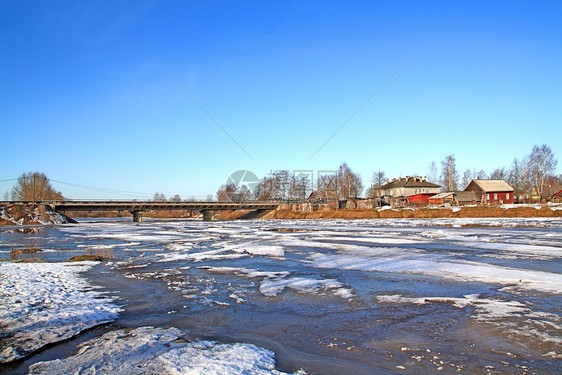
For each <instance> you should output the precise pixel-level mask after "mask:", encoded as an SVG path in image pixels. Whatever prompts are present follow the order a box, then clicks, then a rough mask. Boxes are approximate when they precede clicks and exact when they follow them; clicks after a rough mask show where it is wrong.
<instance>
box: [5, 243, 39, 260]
mask: <svg viewBox="0 0 562 375" xmlns="http://www.w3.org/2000/svg"><path fill="white" fill-rule="evenodd" d="M40 251H41V249H40V248H39V247H38V246H36V245H35V243H34V242H31V243H30V244H28V245H27V246H26V247H22V248H19V249H12V250H11V251H10V259H11V260H19V259H20V258H22V257H24V256H25V255H24V254H35V253H38V252H40Z"/></svg>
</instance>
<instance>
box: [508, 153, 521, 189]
mask: <svg viewBox="0 0 562 375" xmlns="http://www.w3.org/2000/svg"><path fill="white" fill-rule="evenodd" d="M507 182H508V183H509V184H510V185H511V186H512V187H513V189H514V190H515V195H516V196H519V195H521V194H522V193H525V190H524V188H523V166H522V165H521V162H520V161H519V160H518V159H517V158H515V159H513V162H512V163H511V168H510V169H509V172H508V178H507Z"/></svg>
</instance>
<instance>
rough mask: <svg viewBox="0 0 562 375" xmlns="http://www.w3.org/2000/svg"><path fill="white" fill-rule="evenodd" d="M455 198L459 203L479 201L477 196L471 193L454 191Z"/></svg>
mask: <svg viewBox="0 0 562 375" xmlns="http://www.w3.org/2000/svg"><path fill="white" fill-rule="evenodd" d="M455 197H456V198H457V200H458V201H459V202H473V201H476V202H478V201H480V198H478V195H476V193H475V192H473V191H455Z"/></svg>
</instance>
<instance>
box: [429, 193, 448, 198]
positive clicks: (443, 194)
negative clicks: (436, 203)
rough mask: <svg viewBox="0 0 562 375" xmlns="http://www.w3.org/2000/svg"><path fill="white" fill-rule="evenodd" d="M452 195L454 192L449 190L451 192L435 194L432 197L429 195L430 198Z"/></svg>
mask: <svg viewBox="0 0 562 375" xmlns="http://www.w3.org/2000/svg"><path fill="white" fill-rule="evenodd" d="M451 195H453V193H451V192H449V193H439V194H435V195H434V196H432V197H429V199H444V198H447V197H450V196H451Z"/></svg>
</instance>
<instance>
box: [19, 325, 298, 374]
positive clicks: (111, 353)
mask: <svg viewBox="0 0 562 375" xmlns="http://www.w3.org/2000/svg"><path fill="white" fill-rule="evenodd" d="M29 372H30V373H31V374H84V373H87V374H96V373H104V374H205V375H213V374H220V375H225V374H256V375H261V374H279V375H281V374H285V373H283V372H280V371H277V370H275V358H274V354H273V352H271V351H269V350H266V349H263V348H260V347H258V346H255V345H251V344H219V343H216V342H213V341H192V342H189V341H188V340H186V339H185V338H184V334H183V332H182V331H180V330H178V329H176V328H169V329H164V328H153V327H140V328H136V329H133V330H131V329H125V330H117V331H113V332H108V333H106V334H104V335H103V336H102V337H100V338H96V339H92V340H90V341H87V342H84V343H83V344H81V345H80V346H79V351H78V354H76V355H75V356H73V357H69V358H66V359H63V360H54V361H49V362H39V363H36V364H34V365H32V366H31V367H30V368H29ZM302 374H304V372H302Z"/></svg>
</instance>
